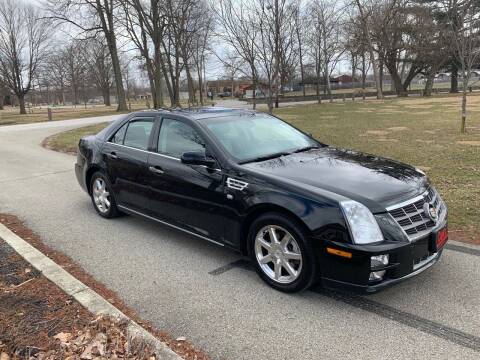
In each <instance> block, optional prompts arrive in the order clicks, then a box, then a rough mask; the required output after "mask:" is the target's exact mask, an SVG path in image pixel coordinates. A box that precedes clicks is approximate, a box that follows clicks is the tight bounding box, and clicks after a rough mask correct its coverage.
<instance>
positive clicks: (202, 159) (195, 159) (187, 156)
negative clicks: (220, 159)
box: [181, 150, 216, 168]
mask: <svg viewBox="0 0 480 360" xmlns="http://www.w3.org/2000/svg"><path fill="white" fill-rule="evenodd" d="M181 161H182V163H184V164H188V165H204V166H206V167H208V168H210V167H213V166H214V165H215V163H216V161H215V160H213V159H209V158H207V157H206V156H205V151H204V150H203V151H187V152H184V153H183V154H182V157H181Z"/></svg>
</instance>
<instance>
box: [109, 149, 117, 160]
mask: <svg viewBox="0 0 480 360" xmlns="http://www.w3.org/2000/svg"><path fill="white" fill-rule="evenodd" d="M107 156H108V157H109V158H110V159H114V160H116V159H118V156H117V154H116V153H115V151H112V152H111V153H110V154H107Z"/></svg>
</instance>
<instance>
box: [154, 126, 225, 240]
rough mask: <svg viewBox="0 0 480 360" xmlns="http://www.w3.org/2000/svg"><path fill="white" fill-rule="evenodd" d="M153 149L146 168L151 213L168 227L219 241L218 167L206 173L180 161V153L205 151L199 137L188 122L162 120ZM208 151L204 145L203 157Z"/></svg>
mask: <svg viewBox="0 0 480 360" xmlns="http://www.w3.org/2000/svg"><path fill="white" fill-rule="evenodd" d="M156 147H157V152H156V153H155V152H154V153H152V154H151V155H150V158H149V164H148V167H149V171H150V176H149V177H148V183H149V185H150V187H151V191H152V197H151V200H150V207H151V212H152V213H153V214H154V216H156V217H158V218H160V219H164V220H166V221H168V222H169V223H173V224H177V225H179V226H181V227H183V228H186V229H187V230H190V231H193V232H195V233H197V234H200V235H203V236H205V237H208V238H210V239H213V240H216V241H222V238H223V234H224V231H223V230H224V229H223V205H224V204H223V202H224V196H225V195H224V194H223V182H222V178H223V175H222V171H221V170H220V169H219V167H218V166H215V167H214V168H212V169H207V168H206V167H205V166H198V165H186V164H184V163H182V162H181V160H180V158H181V156H182V154H183V153H184V152H187V151H198V150H203V149H205V141H204V139H203V138H202V136H201V134H200V133H199V132H198V131H197V130H196V129H195V128H194V127H193V126H192V125H191V124H189V123H188V122H185V121H182V120H181V119H169V118H164V119H163V120H162V122H161V125H160V131H159V135H158V140H157V146H156ZM208 151H209V149H208V145H207V149H206V152H207V154H208Z"/></svg>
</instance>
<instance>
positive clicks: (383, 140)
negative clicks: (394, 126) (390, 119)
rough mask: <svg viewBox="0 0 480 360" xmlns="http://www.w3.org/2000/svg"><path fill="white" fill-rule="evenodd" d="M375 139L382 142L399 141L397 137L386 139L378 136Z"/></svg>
mask: <svg viewBox="0 0 480 360" xmlns="http://www.w3.org/2000/svg"><path fill="white" fill-rule="evenodd" d="M375 140H376V141H382V142H399V141H400V140H398V139H387V138H379V139H375Z"/></svg>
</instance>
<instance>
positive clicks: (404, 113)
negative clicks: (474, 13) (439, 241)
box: [276, 94, 480, 244]
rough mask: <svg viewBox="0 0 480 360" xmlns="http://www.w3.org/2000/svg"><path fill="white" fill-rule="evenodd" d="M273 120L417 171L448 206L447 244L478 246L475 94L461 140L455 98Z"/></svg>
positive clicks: (319, 108)
mask: <svg viewBox="0 0 480 360" xmlns="http://www.w3.org/2000/svg"><path fill="white" fill-rule="evenodd" d="M276 114H277V115H279V116H280V117H281V118H283V119H285V120H288V121H289V122H291V123H292V124H293V125H295V126H297V127H299V128H301V129H303V130H304V131H306V132H309V133H312V134H313V135H314V136H315V137H316V138H317V139H319V140H320V141H323V142H325V143H327V144H331V145H334V146H338V147H344V148H351V149H356V150H361V151H364V152H368V153H373V154H377V155H382V156H385V157H389V158H393V159H397V160H400V161H403V162H406V163H409V164H412V165H415V166H418V167H419V168H422V169H423V170H424V171H426V173H427V174H428V176H429V178H430V179H431V181H432V182H433V184H434V185H435V186H436V187H437V189H438V190H439V191H440V193H441V194H442V197H443V198H444V200H445V201H446V202H447V204H448V207H449V211H450V213H449V224H450V230H451V238H452V239H459V240H465V241H470V242H475V243H478V244H480V235H479V233H480V94H479V95H476V94H475V95H471V96H469V97H468V119H467V131H468V133H467V134H466V135H462V134H460V131H459V129H460V97H459V96H442V97H440V96H439V97H432V98H407V99H392V100H383V101H378V100H369V101H365V102H361V101H356V102H355V103H352V102H351V101H349V102H345V103H324V104H321V105H309V106H308V105H307V106H301V107H300V106H299V107H290V108H282V109H279V110H277V111H276Z"/></svg>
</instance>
